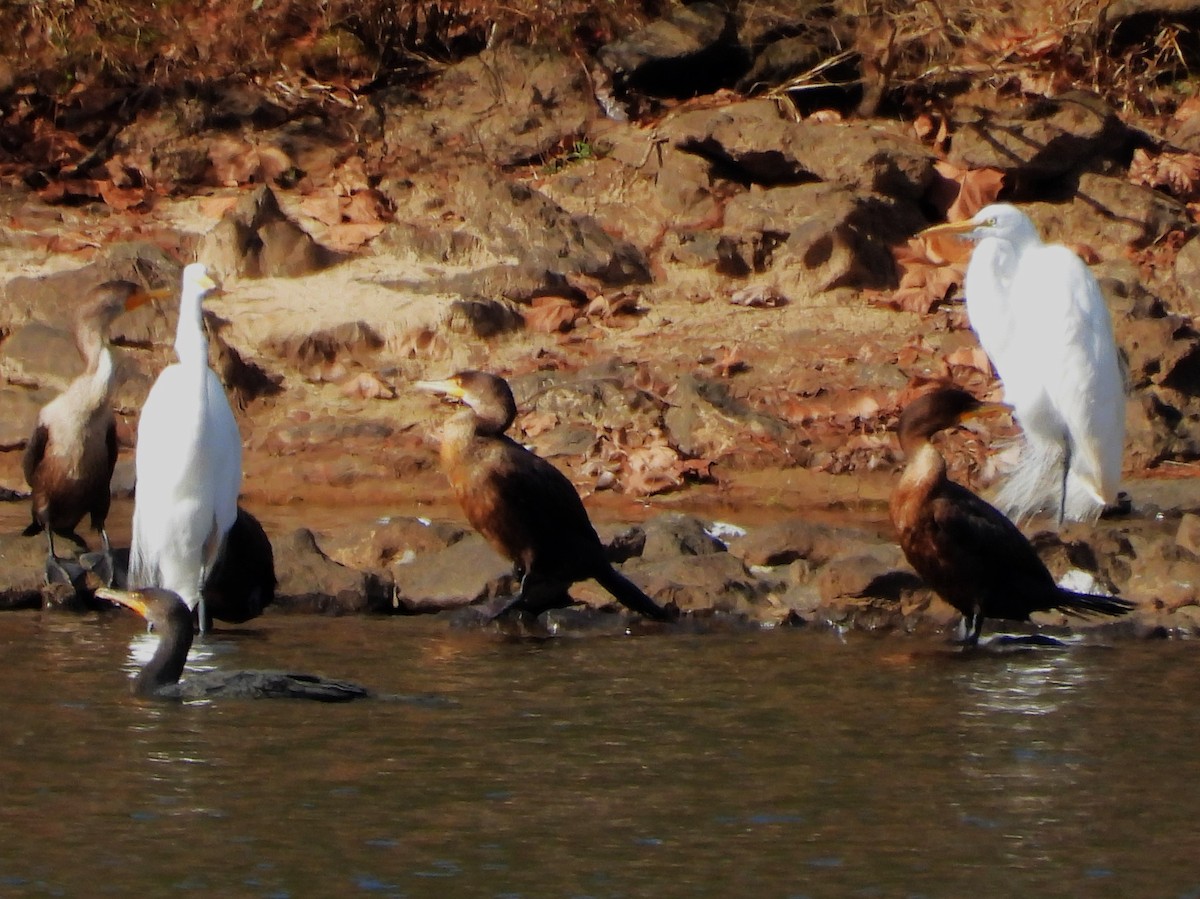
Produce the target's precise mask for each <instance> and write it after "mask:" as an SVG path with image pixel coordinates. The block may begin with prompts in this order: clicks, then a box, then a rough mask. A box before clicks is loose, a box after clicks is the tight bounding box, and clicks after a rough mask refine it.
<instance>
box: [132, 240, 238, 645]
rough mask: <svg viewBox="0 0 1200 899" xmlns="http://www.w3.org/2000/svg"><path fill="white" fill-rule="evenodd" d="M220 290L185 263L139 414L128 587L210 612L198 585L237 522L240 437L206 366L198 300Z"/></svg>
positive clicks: (202, 616) (200, 269) (203, 620)
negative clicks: (165, 347)
mask: <svg viewBox="0 0 1200 899" xmlns="http://www.w3.org/2000/svg"><path fill="white" fill-rule="evenodd" d="M216 289H217V285H216V283H215V282H214V281H213V280H212V279H211V278H210V277H209V276H208V273H207V271H206V270H205V268H204V266H203V265H201V264H200V263H192V264H191V265H189V266H187V267H186V268H185V269H184V270H183V288H182V291H181V294H180V300H179V324H178V327H177V328H176V332H175V352H176V355H178V357H179V361H178V362H177V363H175V364H174V365H169V366H167V368H165V369H164V370H163V371H162V373H161V374H160V375H159V376H158V380H156V381H155V382H154V386H153V387H152V388H151V390H150V395H149V396H148V397H147V398H146V403H145V405H144V406H143V407H142V414H141V418H140V420H139V421H138V432H137V452H136V454H135V456H134V459H135V463H136V469H137V493H136V496H135V500H134V506H133V546H132V547H131V549H130V553H129V578H128V583H129V585H130V586H131V587H164V588H166V589H168V590H173V591H174V592H176V593H178V594H179V595H180V596H182V597H183V600H184V602H186V603H187V605H188V608H189V609H192V610H194V611H195V610H197V609H198V614H199V620H200V627H201V628H202V629H204V628H207V627H208V624H209V620H210V616H209V615H208V614H207V611H206V609H205V608H204V607H203V605H204V592H203V588H204V584H205V582H206V581H207V579H208V576H209V574H211V573H212V571H213V569H214V568H215V566H216V564H217V560H218V559H219V558H220V556H221V553H222V551H223V549H224V546H225V539H226V535H227V534H228V532H229V529H230V528H231V527H232V526H233V523H234V521H235V520H236V519H237V498H238V491H239V490H240V489H241V483H242V439H241V435H240V434H239V433H238V426H237V421H235V420H234V417H233V410H232V409H231V408H230V406H229V400H228V398H227V397H226V396H225V389H224V387H222V385H221V381H220V379H219V378H218V377H217V376H216V373H215V372H213V370H212V369H211V368H209V366H208V339H207V338H206V337H205V335H204V323H203V321H202V318H201V313H202V310H201V303H202V302H203V300H204V297H205V296H206V295H207V294H209V293H211V292H212V291H214V290H216Z"/></svg>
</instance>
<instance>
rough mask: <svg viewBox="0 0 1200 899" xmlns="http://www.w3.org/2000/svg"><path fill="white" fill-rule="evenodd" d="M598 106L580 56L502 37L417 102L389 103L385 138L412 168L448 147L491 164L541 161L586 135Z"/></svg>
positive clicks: (450, 71) (447, 72)
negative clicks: (504, 40)
mask: <svg viewBox="0 0 1200 899" xmlns="http://www.w3.org/2000/svg"><path fill="white" fill-rule="evenodd" d="M594 110H595V106H594V103H593V100H592V96H591V88H590V86H589V83H588V80H587V72H586V71H585V70H584V68H583V66H582V65H580V64H579V62H578V61H576V60H574V59H571V58H568V57H566V56H563V55H561V54H559V53H557V52H555V51H552V50H549V49H545V48H536V47H524V46H520V45H517V44H515V43H510V42H500V43H499V44H498V45H497V46H496V47H494V48H489V49H486V50H484V51H483V52H482V53H480V54H479V55H478V56H474V57H472V58H470V59H467V60H464V61H463V62H460V63H458V64H457V65H453V66H450V67H448V68H447V69H446V70H445V71H444V72H443V73H442V75H441V76H440V77H439V78H437V79H436V80H435V81H434V82H433V83H432V84H431V85H430V87H429V88H428V89H427V90H426V91H425V93H424V96H423V97H422V98H421V101H420V102H405V103H395V104H390V105H387V106H386V107H385V116H384V139H385V141H386V143H387V146H388V148H389V150H390V151H391V153H393V154H394V155H395V156H396V157H397V158H399V159H403V160H404V162H405V165H406V166H407V167H408V168H409V170H416V169H417V168H418V167H419V166H418V163H419V162H421V161H425V160H430V159H434V160H438V161H439V162H440V161H442V160H444V158H445V157H444V155H443V154H445V153H447V152H450V153H454V154H455V155H456V156H458V157H459V158H460V159H471V160H476V161H483V162H485V163H486V164H487V165H489V166H500V167H503V168H508V167H513V166H521V165H530V164H535V165H536V164H539V163H546V162H547V161H549V160H550V159H551V158H552V156H553V155H554V153H556V152H557V151H558V150H559V148H560V147H563V146H569V145H570V144H571V142H572V141H573V140H574V139H576V138H578V137H580V136H581V135H583V134H584V133H585V129H586V126H587V123H588V122H589V121H590V120H591V119H592V118H593V117H594V115H595V111H594Z"/></svg>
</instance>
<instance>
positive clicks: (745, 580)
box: [624, 539, 770, 620]
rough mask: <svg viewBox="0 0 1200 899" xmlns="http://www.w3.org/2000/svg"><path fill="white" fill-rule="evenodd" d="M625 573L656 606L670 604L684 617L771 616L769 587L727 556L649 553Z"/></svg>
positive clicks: (757, 617) (712, 553)
mask: <svg viewBox="0 0 1200 899" xmlns="http://www.w3.org/2000/svg"><path fill="white" fill-rule="evenodd" d="M647 542H648V544H649V539H648V541H647ZM624 573H625V575H626V576H627V577H629V579H630V580H632V581H634V582H635V583H636V584H637V585H638V586H639V587H641V588H642V590H643V591H644V592H645V593H646V595H647V596H649V597H650V598H651V599H653V600H654V601H655V602H657V603H658V604H659V605H662V606H670V605H674V606H676V607H677V608H678V609H679V610H680V611H681V612H684V613H691V614H712V613H716V612H719V613H723V614H728V615H735V616H738V617H742V618H746V619H749V620H758V619H759V617H760V616H764V615H767V614H769V607H770V604H769V600H768V599H767V594H768V592H769V587H768V585H766V584H764V582H762V581H761V580H759V579H758V578H756V577H754V576H753V575H751V574H750V573H749V572H747V571H746V568H745V566H744V565H742V563H741V562H739V561H738V560H737V559H735V558H734V557H733V556H731V555H730V554H729V553H726V552H704V553H701V554H699V555H691V554H689V555H685V556H680V555H678V554H676V555H673V556H670V555H660V554H658V553H649V552H648V553H647V554H646V555H644V556H643V557H642V558H641V559H638V560H636V561H634V562H630V563H629V564H628V565H626V566H625V571H624Z"/></svg>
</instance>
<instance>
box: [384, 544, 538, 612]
mask: <svg viewBox="0 0 1200 899" xmlns="http://www.w3.org/2000/svg"><path fill="white" fill-rule="evenodd" d="M390 570H391V572H392V576H393V577H394V579H395V585H396V591H395V596H396V606H397V608H399V609H400V610H401V611H405V612H434V611H440V610H442V609H455V608H460V607H462V606H467V605H471V604H473V603H476V602H482V601H484V600H488V599H494V598H496V597H498V596H507V595H513V594H515V592H516V591H517V590H518V589H519V587H520V585H519V584H518V583H517V581H516V579H515V578H514V577H513V569H512V564H511V563H509V562H508V560H506V559H503V558H501V557H500V556H499V555H498V554H497V553H496V551H495V550H494V549H492V548H491V547H490V546H489V545H488V543H487V541H486V540H484V539H483V537H481V536H479V535H478V534H467V535H465V536H464V537H462V539H460V540H457V541H455V542H454V543H451V544H450V545H449V546H446V547H444V548H442V549H435V550H433V551H432V552H427V553H423V554H421V555H418V556H417V557H416V558H415V559H413V560H411V561H405V562H400V563H393V564H392V566H391V569H390Z"/></svg>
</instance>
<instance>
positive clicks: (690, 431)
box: [663, 374, 788, 459]
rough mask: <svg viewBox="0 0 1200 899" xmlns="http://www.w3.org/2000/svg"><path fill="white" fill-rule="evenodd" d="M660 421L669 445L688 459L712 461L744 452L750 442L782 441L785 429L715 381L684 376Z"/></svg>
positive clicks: (672, 392) (672, 393) (677, 384)
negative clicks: (693, 457)
mask: <svg viewBox="0 0 1200 899" xmlns="http://www.w3.org/2000/svg"><path fill="white" fill-rule="evenodd" d="M668 400H669V402H670V406H668V408H667V411H666V413H665V414H664V415H663V421H664V423H665V424H666V426H667V431H668V434H669V439H670V442H671V443H672V444H673V445H674V446H676V447H678V448H679V449H680V450H681V451H682V452H684V453H686V454H687V455H689V456H695V457H698V458H706V459H713V458H719V457H721V456H725V455H728V454H731V453H734V452H735V451H744V450H745V449H746V444H747V443H748V442H751V441H761V440H772V441H782V440H784V439H785V438H786V437H787V436H788V428H787V426H786V425H785V424H784V423H783V422H782V421H780V420H779V419H776V418H772V417H771V416H769V415H764V414H763V413H761V412H756V411H754V410H753V409H751V408H750V407H749V406H747V405H746V404H745V403H744V402H742V401H741V400H737V399H734V398H733V397H732V396H730V392H729V388H728V387H727V386H726V385H724V384H721V383H719V382H717V381H712V380H708V379H702V378H699V377H697V376H695V375H692V374H685V375H684V376H683V377H681V378H680V379H679V381H678V382H676V384H675V387H674V389H673V390H672V391H671V393H670V395H669V397H668Z"/></svg>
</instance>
